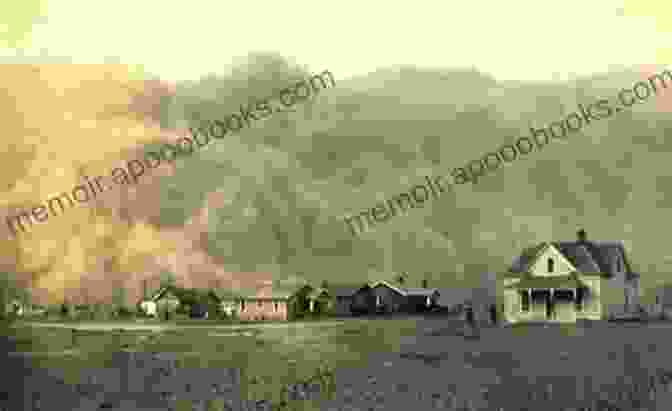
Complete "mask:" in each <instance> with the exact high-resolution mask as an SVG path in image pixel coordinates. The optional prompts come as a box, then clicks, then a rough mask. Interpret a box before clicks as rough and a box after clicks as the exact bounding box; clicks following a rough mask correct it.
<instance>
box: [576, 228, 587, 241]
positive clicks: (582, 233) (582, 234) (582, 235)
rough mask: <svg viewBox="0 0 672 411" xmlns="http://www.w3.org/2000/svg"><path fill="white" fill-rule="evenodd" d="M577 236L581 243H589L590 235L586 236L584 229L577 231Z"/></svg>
mask: <svg viewBox="0 0 672 411" xmlns="http://www.w3.org/2000/svg"><path fill="white" fill-rule="evenodd" d="M576 236H577V238H578V239H579V242H580V243H585V242H586V241H588V234H586V231H585V230H584V229H583V228H582V229H580V230H579V231H577V233H576Z"/></svg>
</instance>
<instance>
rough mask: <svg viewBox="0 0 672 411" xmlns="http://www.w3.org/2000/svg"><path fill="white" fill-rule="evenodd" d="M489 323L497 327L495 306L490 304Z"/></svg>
mask: <svg viewBox="0 0 672 411" xmlns="http://www.w3.org/2000/svg"><path fill="white" fill-rule="evenodd" d="M490 323H491V324H492V325H493V326H497V306H496V305H495V304H490Z"/></svg>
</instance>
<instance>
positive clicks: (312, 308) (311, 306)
mask: <svg viewBox="0 0 672 411" xmlns="http://www.w3.org/2000/svg"><path fill="white" fill-rule="evenodd" d="M314 309H315V300H313V299H311V300H310V312H311V313H312V312H313V310H314Z"/></svg>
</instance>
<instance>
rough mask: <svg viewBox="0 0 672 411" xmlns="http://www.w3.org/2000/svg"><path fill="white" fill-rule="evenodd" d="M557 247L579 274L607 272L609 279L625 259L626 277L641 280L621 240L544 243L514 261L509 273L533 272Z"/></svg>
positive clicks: (526, 251)
mask: <svg viewBox="0 0 672 411" xmlns="http://www.w3.org/2000/svg"><path fill="white" fill-rule="evenodd" d="M549 244H551V245H553V246H554V247H555V248H556V249H557V250H558V251H559V252H560V253H561V254H562V255H563V256H564V257H565V258H567V260H569V262H570V263H572V265H573V266H574V267H575V268H576V270H577V272H579V273H582V274H583V273H586V274H587V273H603V274H605V275H606V276H609V277H611V276H613V275H615V269H614V267H615V264H614V263H615V261H616V259H621V260H622V261H623V268H624V270H625V272H626V277H628V278H629V279H631V278H638V276H639V275H638V274H636V273H632V270H631V267H630V262H629V259H628V258H627V253H626V252H625V246H624V245H623V243H622V242H618V241H560V242H553V243H547V242H542V243H540V244H538V245H536V246H534V247H531V248H527V249H525V250H523V253H522V254H521V255H520V256H519V257H518V258H516V260H514V262H513V264H512V265H511V268H510V269H509V272H511V273H524V272H527V271H529V270H530V268H531V267H532V264H534V262H535V261H536V259H537V258H538V257H539V255H540V254H541V252H542V251H544V250H545V249H546V247H547V246H548V245H549Z"/></svg>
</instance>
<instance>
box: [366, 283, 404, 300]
mask: <svg viewBox="0 0 672 411" xmlns="http://www.w3.org/2000/svg"><path fill="white" fill-rule="evenodd" d="M378 286H383V287H387V288H390V289H392V290H394V291H396V292H397V293H399V294H401V295H403V296H405V295H406V291H404V290H403V289H402V288H399V287H397V286H394V285H392V284H390V283H389V282H387V281H384V280H381V281H375V282H373V283H371V284H369V287H371V288H375V287H378Z"/></svg>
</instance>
